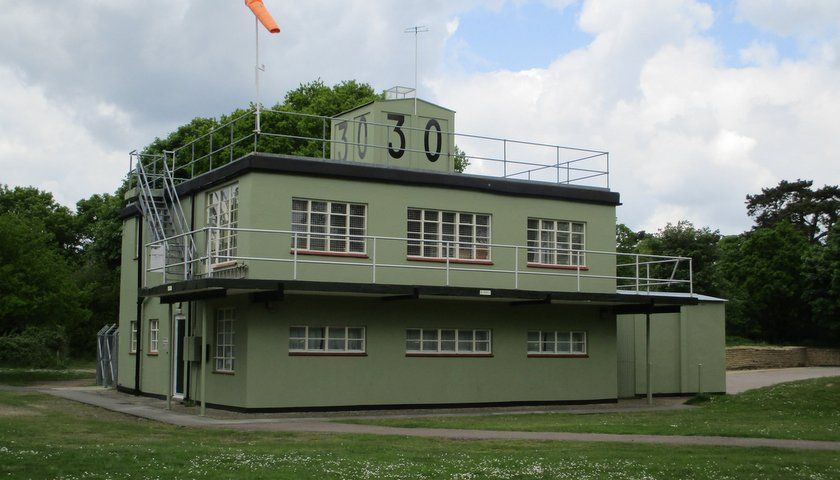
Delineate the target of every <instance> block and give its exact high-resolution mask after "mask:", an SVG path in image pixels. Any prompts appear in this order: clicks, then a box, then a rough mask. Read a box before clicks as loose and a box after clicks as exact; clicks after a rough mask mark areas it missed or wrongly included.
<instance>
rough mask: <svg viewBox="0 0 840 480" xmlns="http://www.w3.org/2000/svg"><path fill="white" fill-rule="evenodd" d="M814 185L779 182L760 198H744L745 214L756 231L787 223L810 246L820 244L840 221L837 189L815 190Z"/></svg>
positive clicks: (800, 181) (759, 196)
mask: <svg viewBox="0 0 840 480" xmlns="http://www.w3.org/2000/svg"><path fill="white" fill-rule="evenodd" d="M813 185H814V182H813V181H811V180H796V181H795V182H788V181H787V180H782V181H781V182H779V184H778V185H776V186H775V187H770V188H763V189H761V193H759V194H756V195H747V214H749V216H751V217H753V219H754V220H755V224H756V228H764V227H771V226H773V225H775V224H776V223H779V222H782V221H786V222H789V223H790V224H791V225H793V226H794V227H796V228H797V229H798V230H799V231H801V232H802V233H803V234H804V235H805V236H807V237H808V240H809V241H810V242H811V243H816V242H819V241H821V240H823V239H824V237H825V236H826V235H828V231H829V230H830V229H831V227H832V226H833V225H834V224H835V223H837V218H838V217H840V186H837V185H826V186H824V187H823V188H819V189H816V190H815V189H813V188H812V187H813Z"/></svg>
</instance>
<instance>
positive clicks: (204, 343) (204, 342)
mask: <svg viewBox="0 0 840 480" xmlns="http://www.w3.org/2000/svg"><path fill="white" fill-rule="evenodd" d="M206 409H207V304H206V303H205V304H202V305H201V416H202V417H203V416H204V413H205V410H206Z"/></svg>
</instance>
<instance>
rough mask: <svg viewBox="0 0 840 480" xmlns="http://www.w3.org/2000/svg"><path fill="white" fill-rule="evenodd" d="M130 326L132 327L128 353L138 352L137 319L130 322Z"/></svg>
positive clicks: (129, 334)
mask: <svg viewBox="0 0 840 480" xmlns="http://www.w3.org/2000/svg"><path fill="white" fill-rule="evenodd" d="M128 328H129V329H130V332H129V333H128V353H137V321H136V320H132V321H131V322H129V326H128Z"/></svg>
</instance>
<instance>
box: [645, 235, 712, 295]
mask: <svg viewBox="0 0 840 480" xmlns="http://www.w3.org/2000/svg"><path fill="white" fill-rule="evenodd" d="M720 238H721V235H720V232H719V231H718V230H712V229H710V228H709V227H703V228H696V227H695V226H694V225H693V224H692V223H691V222H689V221H688V220H680V221H679V222H677V223H676V224H673V223H668V224H667V225H665V227H664V228H662V229H660V230H659V231H658V232H656V233H655V234H653V235H646V236H644V238H642V239H641V240H640V241H639V246H638V250H639V253H644V254H650V255H669V256H676V257H690V258H691V263H692V271H693V280H694V291H695V292H697V293H702V294H706V295H718V294H719V292H718V291H717V288H716V287H715V282H714V270H713V268H712V267H714V264H715V262H716V261H717V258H718V242H719V241H720ZM673 269H674V265H673V264H667V263H666V264H660V265H656V266H655V267H652V268H651V271H652V272H655V273H656V277H657V278H670V277H671V275H672V272H673ZM675 278H680V279H688V266H687V265H681V266H680V267H679V268H678V269H677V270H676V277H675ZM674 289H676V290H685V288H682V287H679V286H677V287H675V288H674Z"/></svg>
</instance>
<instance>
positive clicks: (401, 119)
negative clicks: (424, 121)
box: [388, 113, 405, 158]
mask: <svg viewBox="0 0 840 480" xmlns="http://www.w3.org/2000/svg"><path fill="white" fill-rule="evenodd" d="M388 120H394V121H396V122H397V124H396V125H394V132H395V133H396V134H397V135H399V137H400V148H397V149H394V145H393V144H392V143H391V142H388V154H389V155H391V158H402V156H403V155H404V154H405V133H403V131H402V128H401V127H402V126H403V124H404V123H405V115H400V114H398V113H389V114H388Z"/></svg>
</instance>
